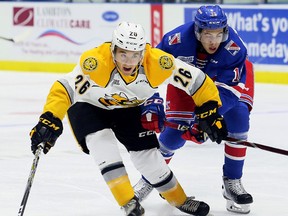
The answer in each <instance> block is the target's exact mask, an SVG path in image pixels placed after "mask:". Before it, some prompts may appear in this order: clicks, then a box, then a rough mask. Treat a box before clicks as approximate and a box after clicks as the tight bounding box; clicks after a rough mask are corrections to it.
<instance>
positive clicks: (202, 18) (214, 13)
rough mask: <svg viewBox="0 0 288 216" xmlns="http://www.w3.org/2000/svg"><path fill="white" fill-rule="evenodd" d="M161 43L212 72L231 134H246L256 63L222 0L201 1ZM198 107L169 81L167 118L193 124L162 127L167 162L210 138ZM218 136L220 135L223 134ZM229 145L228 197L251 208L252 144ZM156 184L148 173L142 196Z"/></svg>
mask: <svg viewBox="0 0 288 216" xmlns="http://www.w3.org/2000/svg"><path fill="white" fill-rule="evenodd" d="M157 48H160V49H162V50H164V51H166V52H168V53H171V54H173V55H174V56H175V57H177V58H179V59H181V60H183V61H185V62H187V63H189V64H191V65H193V66H196V67H198V68H200V69H201V70H202V71H204V72H205V73H206V74H207V75H209V77H210V78H212V80H213V81H214V83H215V85H216V86H217V88H218V90H219V93H220V98H221V101H222V107H220V108H219V113H220V114H221V115H223V116H224V119H225V122H226V124H227V129H228V132H229V133H228V135H229V137H232V138H235V139H240V140H246V139H247V137H248V130H249V115H250V111H251V109H252V105H253V96H254V75H253V65H252V64H251V62H249V61H248V60H247V50H246V48H245V45H244V44H243V41H242V40H241V38H240V37H239V35H238V34H237V32H236V31H235V30H234V29H233V28H231V27H229V26H228V24H227V16H226V15H225V13H224V11H223V10H222V8H221V7H220V6H218V5H213V6H212V5H211V6H201V7H200V8H199V9H198V10H197V13H196V16H195V21H192V22H189V23H186V24H184V25H181V26H179V27H177V28H175V29H174V30H172V31H170V32H168V33H166V34H165V35H164V37H163V38H162V41H161V42H160V44H159V45H158V46H157ZM207 106H208V107H209V106H210V105H209V104H207ZM194 111H195V103H194V101H193V100H191V98H188V96H186V95H185V93H184V92H183V91H181V90H179V89H177V88H175V87H173V86H171V85H169V86H168V87H167V96H166V118H167V120H168V121H171V122H174V123H178V124H186V125H190V126H191V127H190V130H189V131H187V132H185V133H184V134H183V132H182V131H179V130H176V129H172V128H166V129H165V131H164V132H162V133H161V135H160V137H159V139H160V144H161V146H160V150H161V152H162V154H163V156H164V157H165V159H166V162H167V163H169V161H170V159H171V158H172V156H173V155H174V153H175V151H176V150H177V149H179V148H181V147H182V146H183V145H184V144H185V142H186V140H190V141H193V142H196V143H198V144H201V143H203V142H205V141H206V140H207V136H206V135H205V133H203V132H201V129H200V127H201V124H200V127H199V126H198V123H197V121H198V119H197V117H196V116H195V112H194ZM202 127H203V126H202ZM209 137H210V136H209ZM210 138H211V137H210ZM215 139H216V141H217V137H216V138H215ZM217 142H218V141H217ZM220 142H221V141H220ZM220 142H218V143H220ZM224 145H225V148H224V165H223V186H222V188H223V196H224V198H225V199H226V200H227V206H226V207H227V210H228V211H233V212H237V213H249V212H250V204H251V203H252V202H253V198H252V196H251V195H250V194H249V193H247V192H246V191H245V189H244V187H243V185H242V182H241V177H242V170H243V166H244V159H245V156H246V147H244V146H239V145H234V144H232V143H230V142H227V141H226V142H225V143H224ZM152 189H153V188H152V187H151V185H149V183H148V182H146V181H145V180H144V179H141V180H140V181H139V182H138V183H137V184H136V185H135V186H134V190H135V191H136V195H137V196H138V197H139V198H140V200H143V199H144V198H145V197H146V196H147V195H148V194H149V193H150V192H151V191H152Z"/></svg>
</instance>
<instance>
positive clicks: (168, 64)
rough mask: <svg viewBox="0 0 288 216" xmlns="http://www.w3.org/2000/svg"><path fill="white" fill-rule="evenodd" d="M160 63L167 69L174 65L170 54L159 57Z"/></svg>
mask: <svg viewBox="0 0 288 216" xmlns="http://www.w3.org/2000/svg"><path fill="white" fill-rule="evenodd" d="M159 65H160V67H161V68H162V69H165V70H169V69H171V68H172V67H173V66H174V65H173V60H172V59H171V58H170V57H169V56H161V57H160V59H159Z"/></svg>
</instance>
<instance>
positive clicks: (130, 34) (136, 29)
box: [111, 22, 146, 55]
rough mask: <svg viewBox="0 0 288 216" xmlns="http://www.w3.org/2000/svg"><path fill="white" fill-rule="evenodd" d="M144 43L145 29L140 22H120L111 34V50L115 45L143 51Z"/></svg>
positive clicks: (112, 50)
mask: <svg viewBox="0 0 288 216" xmlns="http://www.w3.org/2000/svg"><path fill="white" fill-rule="evenodd" d="M145 45H146V38H145V31H144V29H143V27H142V26H141V25H140V24H135V23H130V22H121V23H120V24H119V25H118V26H117V28H116V29H115V30H114V32H113V35H112V43H111V52H112V55H113V54H114V51H115V50H114V49H115V46H117V47H120V48H122V49H125V50H129V51H143V50H144V49H145Z"/></svg>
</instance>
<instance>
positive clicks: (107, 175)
mask: <svg viewBox="0 0 288 216" xmlns="http://www.w3.org/2000/svg"><path fill="white" fill-rule="evenodd" d="M168 83H170V84H172V85H174V86H176V87H177V88H180V89H182V90H183V91H185V92H186V93H187V94H189V95H191V97H192V98H193V99H194V101H195V102H196V104H197V106H198V107H199V108H201V107H204V108H203V109H202V110H201V109H200V110H201V112H202V113H201V112H200V113H199V114H200V115H199V116H201V120H202V121H203V122H206V124H207V131H205V132H207V133H208V135H209V136H214V137H215V136H216V137H217V139H224V138H225V136H226V133H227V132H226V127H225V122H224V120H223V118H222V117H221V116H220V115H219V114H218V112H217V108H218V107H219V106H221V102H220V98H219V94H218V90H217V88H216V87H215V85H214V84H213V82H212V80H211V79H210V78H209V77H208V76H206V75H205V74H204V73H203V72H202V71H200V70H199V69H196V68H195V67H192V66H190V65H188V64H186V63H184V62H182V61H180V60H178V59H174V57H173V56H171V55H170V54H168V53H166V52H163V51H161V50H159V49H157V48H152V47H151V46H150V45H149V44H148V43H146V39H145V33H144V30H143V28H142V26H141V25H139V24H134V23H128V22H122V23H120V24H119V25H118V26H117V28H116V29H115V30H114V32H113V35H112V41H111V42H107V43H103V44H102V45H100V46H99V47H96V48H93V49H91V50H88V51H86V52H84V53H83V54H82V55H81V57H80V60H79V62H78V64H77V65H76V67H75V68H74V69H73V71H72V72H70V73H68V74H66V75H64V76H63V77H62V78H61V79H59V80H57V81H56V82H55V83H54V84H53V85H52V87H51V89H50V92H49V94H48V96H47V101H46V104H45V106H44V109H43V113H42V115H41V116H40V118H39V122H38V123H37V125H36V126H35V127H34V128H33V129H32V130H31V132H30V137H31V143H32V144H31V149H32V152H33V153H35V151H36V150H37V148H38V147H39V146H41V145H40V144H41V143H43V144H44V147H43V152H44V153H45V154H46V153H47V152H48V151H49V150H50V148H51V147H53V146H54V144H55V142H56V140H57V138H58V137H59V136H60V135H61V133H62V130H63V126H62V120H63V118H64V117H65V115H66V113H67V117H68V120H69V123H70V125H71V128H72V131H73V133H74V135H75V137H76V139H77V142H78V143H79V145H80V146H81V148H82V150H83V151H84V152H85V153H87V154H90V155H91V156H92V157H93V158H94V160H95V162H96V164H97V165H98V166H99V169H100V171H101V174H102V175H103V178H104V180H105V182H106V183H107V185H108V187H109V189H110V190H111V192H112V194H113V196H114V198H115V200H116V201H117V203H118V204H119V206H121V207H122V209H124V212H125V215H129V216H140V215H144V208H143V207H142V206H141V205H140V203H139V201H138V199H137V198H136V197H135V196H134V191H133V188H132V186H131V183H130V180H129V177H128V173H127V172H126V169H125V166H124V164H123V161H122V158H121V155H120V153H119V149H118V146H117V141H119V142H120V143H122V144H123V145H124V146H125V148H126V149H127V151H128V152H129V153H130V157H131V161H132V162H133V164H134V166H135V167H136V168H137V170H138V171H139V172H140V173H141V174H142V175H143V176H144V177H145V178H146V179H147V180H148V181H149V182H150V183H151V184H152V185H153V186H154V187H155V188H156V189H157V190H158V192H159V193H160V194H161V195H162V196H163V197H164V198H165V199H166V200H167V202H168V203H170V204H171V205H173V206H175V207H176V208H178V209H179V210H180V211H183V212H186V213H188V214H191V215H200V216H205V215H207V214H208V212H209V206H208V205H207V204H206V203H205V202H202V201H198V200H194V197H187V196H186V194H185V192H184V190H183V189H182V187H181V185H180V183H179V182H178V180H177V179H176V177H175V175H174V174H173V172H172V171H171V170H170V168H169V167H168V166H167V165H166V162H165V161H164V158H163V157H162V155H161V154H160V152H159V151H158V148H159V143H158V140H157V136H156V133H155V132H158V133H159V132H161V131H163V130H164V129H165V126H164V122H165V114H164V107H163V99H162V98H161V97H160V96H159V94H158V93H157V89H158V87H159V86H160V85H161V84H168ZM211 102H212V103H213V104H214V105H215V106H214V107H213V110H207V109H205V104H206V103H211ZM205 113H208V115H205ZM201 114H202V115H201Z"/></svg>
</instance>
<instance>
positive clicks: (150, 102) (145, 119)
mask: <svg viewBox="0 0 288 216" xmlns="http://www.w3.org/2000/svg"><path fill="white" fill-rule="evenodd" d="M163 101H164V100H163V98H161V97H160V96H159V93H155V94H154V95H153V96H152V97H150V98H149V99H147V100H146V101H145V103H144V104H142V105H141V111H142V114H141V115H142V116H141V122H142V126H143V128H145V129H146V130H152V131H156V132H157V133H160V132H161V131H163V130H164V121H165V112H164V106H163Z"/></svg>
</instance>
